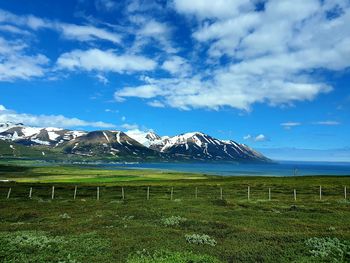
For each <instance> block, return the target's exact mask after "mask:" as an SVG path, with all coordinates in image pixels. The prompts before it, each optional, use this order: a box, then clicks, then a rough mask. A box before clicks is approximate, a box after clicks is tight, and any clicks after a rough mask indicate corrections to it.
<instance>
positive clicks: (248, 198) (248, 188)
mask: <svg viewBox="0 0 350 263" xmlns="http://www.w3.org/2000/svg"><path fill="white" fill-rule="evenodd" d="M248 200H250V186H248Z"/></svg>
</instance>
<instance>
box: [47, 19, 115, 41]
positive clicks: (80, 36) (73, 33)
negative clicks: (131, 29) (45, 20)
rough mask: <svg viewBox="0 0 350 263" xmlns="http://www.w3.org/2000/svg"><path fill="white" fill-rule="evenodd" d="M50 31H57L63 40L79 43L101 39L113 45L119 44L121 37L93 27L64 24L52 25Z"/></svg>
mask: <svg viewBox="0 0 350 263" xmlns="http://www.w3.org/2000/svg"><path fill="white" fill-rule="evenodd" d="M52 29H57V30H58V31H60V32H61V33H62V35H63V36H64V37H65V38H68V39H74V40H79V41H89V40H96V39H100V40H101V39H102V40H107V41H111V42H114V43H120V41H121V37H120V35H119V34H117V33H113V32H109V31H107V30H105V29H101V28H97V27H94V26H80V25H73V24H65V23H54V24H53V25H52Z"/></svg>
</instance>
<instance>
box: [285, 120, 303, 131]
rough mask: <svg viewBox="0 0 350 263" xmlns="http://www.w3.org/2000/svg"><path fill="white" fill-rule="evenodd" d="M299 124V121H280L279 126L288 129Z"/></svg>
mask: <svg viewBox="0 0 350 263" xmlns="http://www.w3.org/2000/svg"><path fill="white" fill-rule="evenodd" d="M300 125H301V123H300V122H291V121H290V122H283V123H281V126H282V127H283V128H285V129H286V130H290V129H291V128H293V127H297V126H300Z"/></svg>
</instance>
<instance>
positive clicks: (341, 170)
mask: <svg viewBox="0 0 350 263" xmlns="http://www.w3.org/2000/svg"><path fill="white" fill-rule="evenodd" d="M99 166H100V167H101V166H102V167H106V168H107V167H108V168H109V169H125V168H127V169H155V170H167V171H181V172H194V173H205V174H212V175H224V176H242V175H243V176H294V175H296V176H303V175H349V176H350V163H336V162H291V161H280V162H278V163H276V164H234V163H126V164H101V165H99Z"/></svg>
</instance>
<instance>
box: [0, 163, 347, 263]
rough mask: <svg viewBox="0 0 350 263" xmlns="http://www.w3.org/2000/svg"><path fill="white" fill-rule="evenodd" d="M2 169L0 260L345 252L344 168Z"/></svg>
mask: <svg viewBox="0 0 350 263" xmlns="http://www.w3.org/2000/svg"><path fill="white" fill-rule="evenodd" d="M6 168H7V171H6ZM6 168H2V169H1V171H2V172H1V174H0V177H1V178H5V177H6V178H9V179H15V180H16V182H9V183H0V262H129V263H134V262H136V263H138V262H143V263H145V262H186V263H187V262H198V263H199V262H201V263H205V262H330V260H332V261H331V262H348V261H349V260H350V259H349V255H348V253H349V251H350V249H349V241H350V225H349V223H348V221H349V218H350V209H349V208H350V202H349V201H345V200H344V186H346V185H347V186H348V187H349V186H350V177H332V176H329V177H293V178H291V177H233V178H232V177H230V178H226V177H208V176H204V175H196V174H178V173H175V174H173V173H167V172H164V173H161V172H154V171H140V170H138V171H133V170H126V171H119V170H118V171H107V170H103V171H101V170H93V169H81V168H79V167H25V169H24V167H17V168H16V167H13V168H9V167H6ZM96 174H98V176H97V175H96ZM123 176H124V177H123ZM133 176H134V177H138V179H137V180H136V179H135V178H134V177H133ZM173 176H174V177H176V179H174V177H173ZM38 177H40V179H39V180H35V179H36V178H38ZM60 177H62V178H60ZM129 177H131V178H129ZM99 178H101V179H103V180H101V181H98V179H99ZM108 178H111V180H110V181H108V182H107V181H106V180H105V179H108ZM113 178H118V179H113ZM120 178H123V179H120ZM89 179H92V180H91V181H90V180H89ZM124 179H125V180H124ZM67 180H70V181H67ZM95 180H97V181H95ZM73 182H74V183H73ZM97 182H98V183H97ZM52 185H55V199H54V200H51V186H52ZM75 185H78V192H77V199H76V200H73V193H74V187H75ZM248 185H249V186H250V189H251V196H250V200H249V201H248V200H247V186H248ZM319 185H322V189H323V198H322V200H321V201H320V200H319V192H318V191H319ZM97 186H99V187H100V200H99V201H97V200H96V187H97ZM148 186H150V200H146V193H147V187H148ZM9 187H11V188H12V191H11V196H10V199H6V196H7V193H8V189H9ZM30 187H32V188H33V192H32V194H33V197H32V199H29V198H28V193H29V188H30ZM121 187H123V188H124V191H125V200H122V195H121ZM172 187H173V200H170V191H171V188H172ZM196 188H197V192H198V198H197V199H196V198H195V189H196ZM220 188H222V189H223V199H222V200H221V199H220ZM268 188H271V189H272V200H271V201H269V200H268ZM294 189H297V200H296V201H294V199H293V190H294ZM189 240H190V241H189ZM192 241H193V242H192ZM214 241H215V242H214ZM214 243H215V246H213V245H212V244H214Z"/></svg>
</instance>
